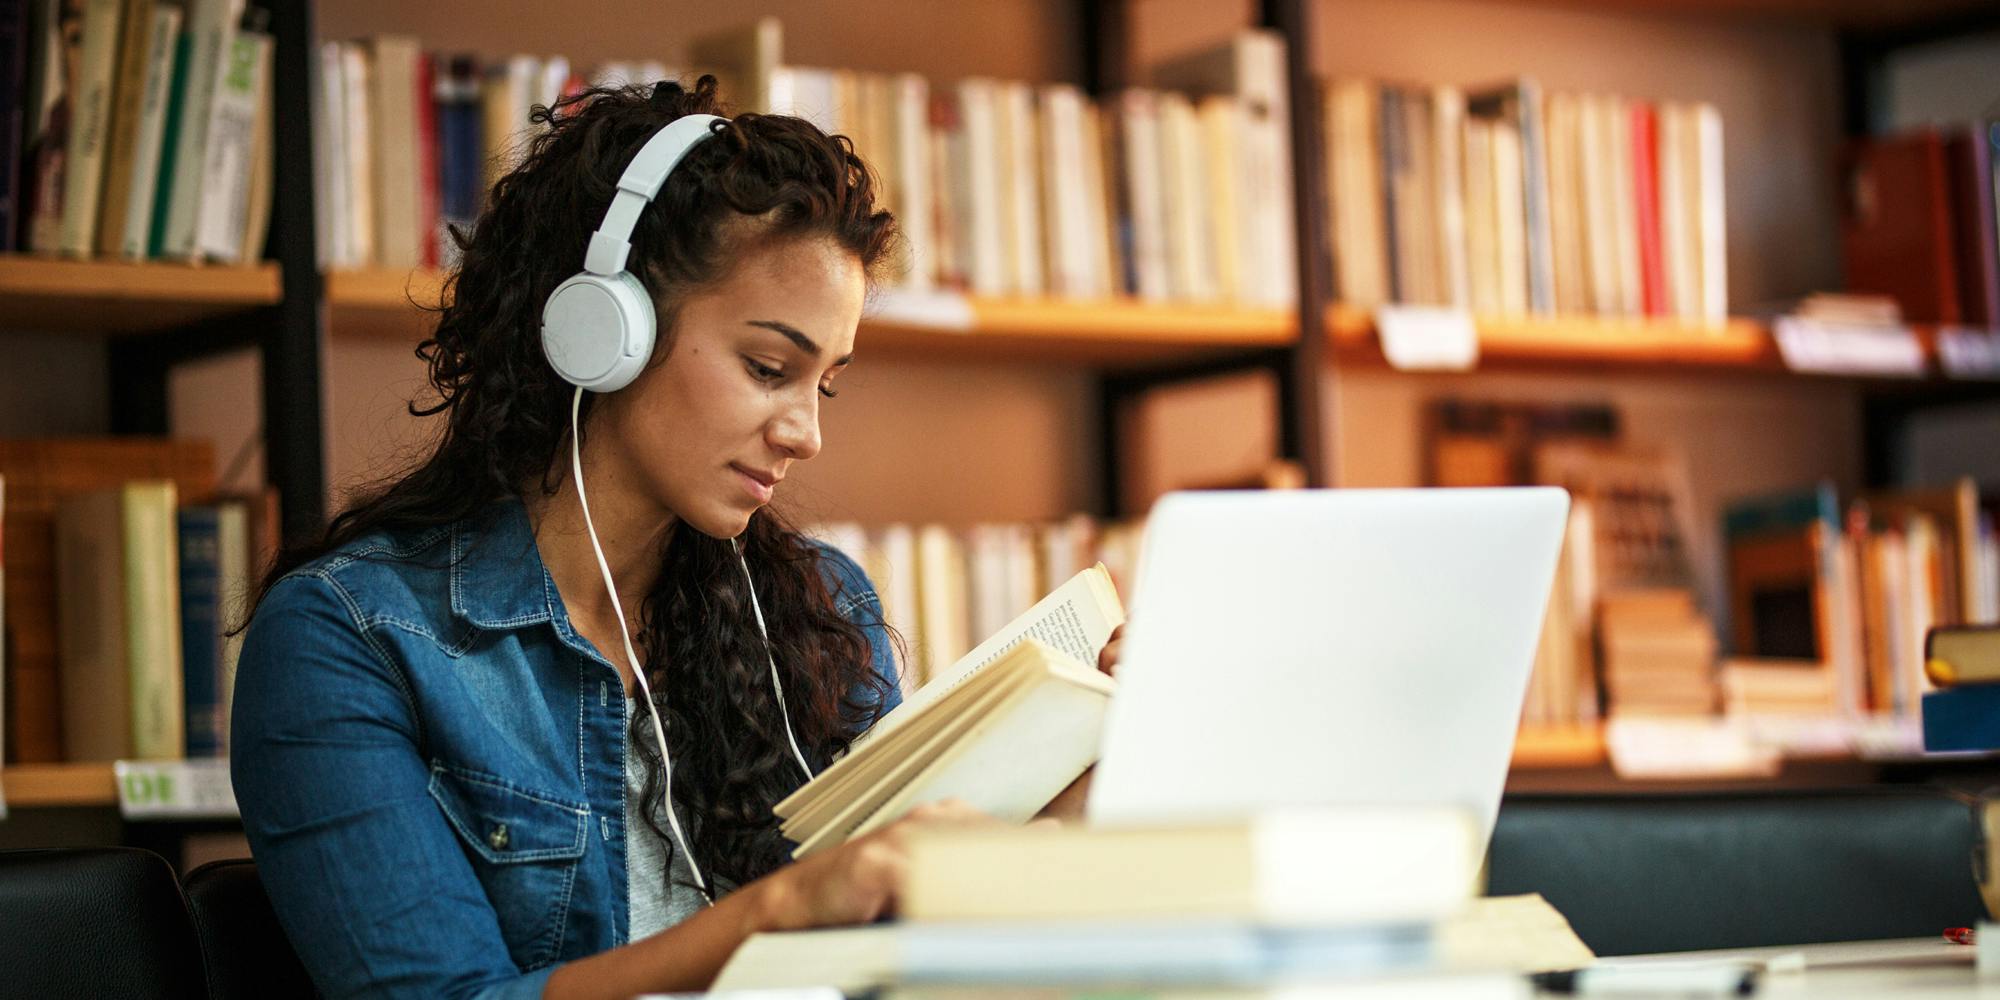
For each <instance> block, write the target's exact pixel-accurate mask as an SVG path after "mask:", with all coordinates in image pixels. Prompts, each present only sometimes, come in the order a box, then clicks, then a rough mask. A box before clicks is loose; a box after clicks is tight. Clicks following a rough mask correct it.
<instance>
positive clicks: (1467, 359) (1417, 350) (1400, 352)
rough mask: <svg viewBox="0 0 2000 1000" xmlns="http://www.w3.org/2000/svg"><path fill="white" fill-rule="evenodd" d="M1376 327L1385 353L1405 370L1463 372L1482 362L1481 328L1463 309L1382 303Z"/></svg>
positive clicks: (1393, 363)
mask: <svg viewBox="0 0 2000 1000" xmlns="http://www.w3.org/2000/svg"><path fill="white" fill-rule="evenodd" d="M1375 330H1376V334H1377V336H1379V337H1381V338H1382V356H1383V357H1385V358H1387V359H1388V360H1389V364H1390V365H1391V366H1393V367H1395V368H1398V369H1401V370H1403V371H1457V372H1463V371H1471V370H1472V369H1473V367H1474V366H1476V365H1478V364H1479V331H1478V330H1476V329H1475V328H1474V327H1473V325H1472V314H1471V313H1469V312H1466V311H1465V310H1463V309H1446V308H1442V307H1439V306H1383V307H1382V308H1380V309H1377V310H1375Z"/></svg>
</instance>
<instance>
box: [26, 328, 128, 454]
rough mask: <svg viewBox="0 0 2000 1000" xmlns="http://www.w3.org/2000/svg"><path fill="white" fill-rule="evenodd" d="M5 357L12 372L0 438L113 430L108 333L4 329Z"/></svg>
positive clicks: (96, 432)
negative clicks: (105, 346)
mask: <svg viewBox="0 0 2000 1000" xmlns="http://www.w3.org/2000/svg"><path fill="white" fill-rule="evenodd" d="M0 357H5V358H6V359H7V368H8V370H9V371H10V372H11V376H10V377H9V378H7V379H6V381H5V383H4V385H5V389H4V391H0V437H41V436H47V435H63V434H103V433H106V432H107V431H109V430H110V429H111V416H110V395H109V393H110V382H109V376H108V374H107V371H106V368H105V350H104V340H103V338H101V337H96V336H91V335H89V334H75V333H70V334H54V333H47V334H45V333H18V332H12V331H9V332H5V333H0Z"/></svg>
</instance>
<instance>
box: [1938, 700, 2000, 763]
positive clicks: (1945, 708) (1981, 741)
mask: <svg viewBox="0 0 2000 1000" xmlns="http://www.w3.org/2000/svg"><path fill="white" fill-rule="evenodd" d="M1924 749H1925V750H1928V751H1933V752H1936V751H1944V750H2000V684H1968V685H1965V686H1964V687H1955V688H1946V689H1944V690H1942V691H1931V692H1928V693H1926V694H1925V695H1924Z"/></svg>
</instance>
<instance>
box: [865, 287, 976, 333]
mask: <svg viewBox="0 0 2000 1000" xmlns="http://www.w3.org/2000/svg"><path fill="white" fill-rule="evenodd" d="M862 316H863V318H865V319H869V320H874V321H876V322H879V323H894V324H897V325H900V326H920V327H928V328H930V329H934V330H951V331H958V332H970V331H971V330H972V302H971V301H970V300H968V299H967V298H966V297H965V296H963V295H961V294H959V293H957V292H948V291H938V290H935V289H933V290H929V291H913V290H911V289H908V288H884V289H881V290H879V291H877V292H876V293H875V294H874V296H872V297H871V298H870V299H869V302H868V306H867V308H866V309H864V310H863V311H862Z"/></svg>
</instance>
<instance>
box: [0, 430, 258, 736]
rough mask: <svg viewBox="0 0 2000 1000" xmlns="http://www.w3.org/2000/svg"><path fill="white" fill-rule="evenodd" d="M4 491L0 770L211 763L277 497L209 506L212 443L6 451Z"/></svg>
mask: <svg viewBox="0 0 2000 1000" xmlns="http://www.w3.org/2000/svg"><path fill="white" fill-rule="evenodd" d="M0 484H4V485H3V486H0V497H4V504H0V539H4V543H5V544H4V548H0V579H4V589H0V608H4V611H5V614H4V616H0V629H4V642H0V688H4V703H5V705H6V711H5V714H4V716H0V736H4V744H0V745H4V747H5V760H6V762H7V763H9V764H16V763H48V762H54V761H60V760H114V759H143V758H153V759H179V758H183V757H200V756H205V755H215V754H219V753H221V752H222V751H223V749H224V748H225V746H226V743H227V733H228V702H229V691H230V684H229V681H228V678H229V676H230V673H231V670H230V666H231V664H232V663H233V660H234V655H235V649H236V642H237V640H236V639H235V638H234V637H231V636H229V635H228V634H227V633H228V631H229V629H228V627H227V626H228V625H229V624H231V622H232V621H233V619H234V618H236V617H237V616H239V615H240V613H241V612H240V602H241V601H242V599H243V597H244V596H245V595H247V594H248V592H249V588H250V585H251V582H252V580H253V578H254V577H255V575H256V574H257V573H258V572H259V568H260V567H262V566H263V565H265V564H266V562H267V560H268V559H269V558H270V554H271V553H272V552H273V551H274V550H275V548H276V534H277V499H276V494H275V493H274V492H271V491H268V490H267V491H262V492H258V493H255V494H251V495H245V496H236V495H222V494H218V493H217V492H216V490H215V458H214V452H213V449H212V448H210V447H209V446H208V444H207V443H206V442H200V441H180V440H166V439H149V438H136V437H135V438H52V439H13V440H8V439H0Z"/></svg>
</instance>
